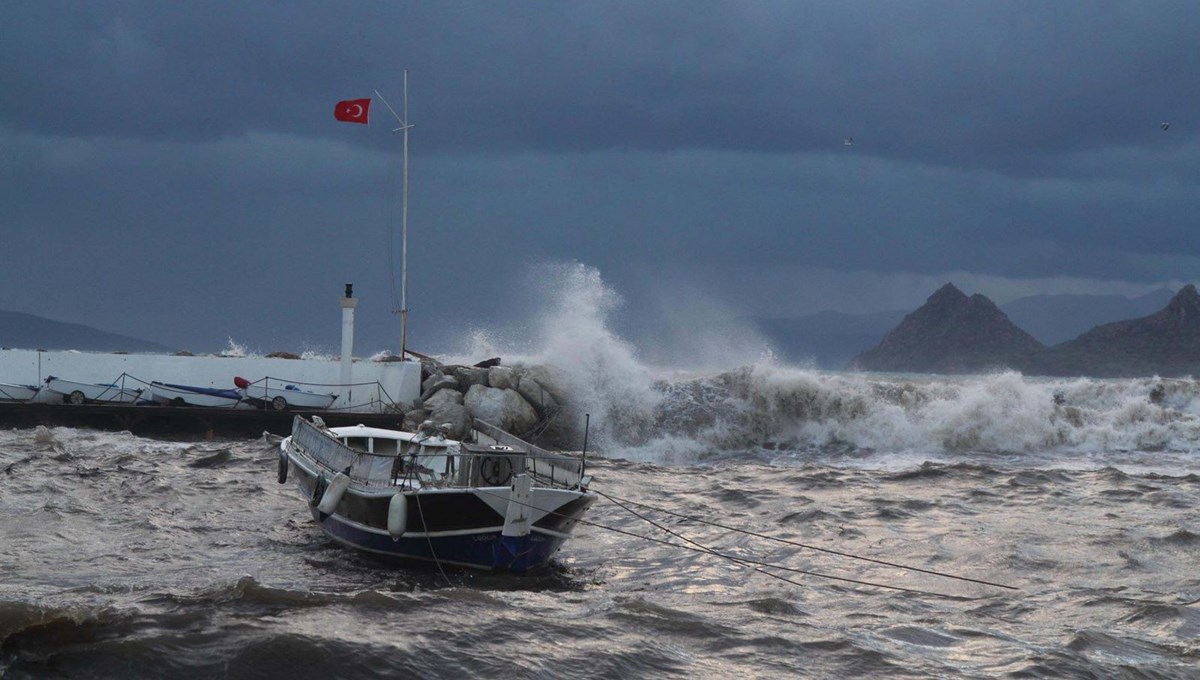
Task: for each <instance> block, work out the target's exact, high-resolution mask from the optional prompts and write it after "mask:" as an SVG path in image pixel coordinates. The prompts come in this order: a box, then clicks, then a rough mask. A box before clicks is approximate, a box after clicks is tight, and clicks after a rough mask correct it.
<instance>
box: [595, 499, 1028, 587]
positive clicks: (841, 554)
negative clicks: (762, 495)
mask: <svg viewBox="0 0 1200 680" xmlns="http://www.w3.org/2000/svg"><path fill="white" fill-rule="evenodd" d="M591 491H592V493H594V494H596V495H597V496H602V497H604V498H607V499H608V500H609V501H610V502H612V503H616V504H617V505H621V502H624V503H629V504H630V505H636V506H639V507H643V508H647V509H650V510H654V511H656V512H661V513H664V514H667V515H671V516H673V517H678V518H680V519H685V520H688V521H692V522H698V523H700V524H707V525H709V526H713V527H717V528H718V529H725V530H726V531H733V532H735V533H739V534H746V535H747V536H754V537H755V538H763V539H766V540H769V541H777V542H779V543H784V544H786V545H791V546H795V547H797V548H805V549H807V550H816V551H818V552H823V553H828V554H830V555H837V556H839V557H847V558H850V559H854V560H862V561H864V562H873V563H875V564H881V565H883V566H885V567H895V568H897V569H907V570H909V571H918V572H921V573H922V574H929V575H930V576H940V577H942V578H951V579H955V580H958V581H967V582H969V583H978V584H980V585H985V586H993V587H996V588H1007V589H1008V590H1020V588H1017V587H1016V586H1009V585H1005V584H1003V583H994V582H992V581H984V580H982V579H977V578H970V577H967V576H958V575H956V574H948V573H945V572H941V571H934V570H932V569H922V568H921V567H914V566H910V565H907V564H898V563H896V562H888V561H886V560H878V559H875V558H873V557H865V556H863V555H855V554H853V553H848V552H842V551H840V550H833V549H832V548H822V547H820V546H815V545H808V544H805V543H800V542H797V541H792V540H788V539H786V538H779V537H778V536H771V535H769V534H762V533H759V532H757V531H750V530H749V529H741V528H738V527H734V526H729V525H727V524H721V523H720V522H713V521H711V520H706V519H703V518H700V517H692V516H689V515H684V514H682V513H678V512H674V511H671V510H667V509H666V508H659V507H655V506H653V505H650V504H649V503H641V502H639V501H634V500H629V499H627V498H622V499H619V500H620V501H621V502H618V499H617V498H616V497H614V496H610V495H609V494H606V493H604V492H602V491H596V490H591Z"/></svg>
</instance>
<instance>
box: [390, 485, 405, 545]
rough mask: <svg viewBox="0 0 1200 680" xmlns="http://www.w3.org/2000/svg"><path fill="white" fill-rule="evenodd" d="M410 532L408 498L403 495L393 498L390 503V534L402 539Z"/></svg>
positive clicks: (399, 494)
mask: <svg viewBox="0 0 1200 680" xmlns="http://www.w3.org/2000/svg"><path fill="white" fill-rule="evenodd" d="M407 530H408V497H407V496H405V495H404V494H402V493H398V494H396V495H395V496H392V500H391V502H390V503H388V534H390V535H391V537H392V538H400V537H401V536H403V535H404V532H405V531H407Z"/></svg>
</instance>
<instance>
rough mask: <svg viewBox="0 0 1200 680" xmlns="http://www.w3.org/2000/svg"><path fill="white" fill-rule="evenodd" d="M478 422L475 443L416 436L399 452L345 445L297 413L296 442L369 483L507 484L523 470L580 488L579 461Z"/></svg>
mask: <svg viewBox="0 0 1200 680" xmlns="http://www.w3.org/2000/svg"><path fill="white" fill-rule="evenodd" d="M475 426H476V438H477V440H479V442H480V443H477V444H473V445H472V444H460V443H458V442H452V443H447V445H443V446H423V444H425V443H427V442H428V441H429V439H430V438H431V437H433V436H435V435H430V436H429V437H423V436H422V435H420V434H418V435H416V436H414V437H413V439H412V440H411V441H410V442H409V443H408V446H407V447H401V449H400V450H398V451H391V452H384V453H374V452H369V451H363V450H360V449H356V448H352V447H350V446H347V445H346V444H344V443H342V442H341V441H340V440H338V439H336V438H334V437H332V436H330V435H329V434H328V431H327V430H324V429H321V428H319V427H317V426H316V425H313V424H312V423H311V422H309V421H308V420H305V419H304V418H302V417H300V416H296V417H295V419H294V420H293V423H292V445H293V446H295V447H296V448H298V449H300V450H302V451H304V452H305V453H306V454H307V455H308V456H309V457H310V458H312V459H313V460H314V461H316V462H317V464H319V465H320V466H321V467H323V468H325V471H327V472H329V473H330V474H336V473H339V472H341V473H345V474H346V475H347V476H349V477H350V480H351V481H352V482H354V483H356V484H360V485H363V486H368V487H379V488H388V487H397V486H399V487H414V488H427V487H434V488H447V487H475V486H505V485H508V484H510V483H511V482H512V477H513V475H515V474H520V473H522V472H524V473H526V474H529V475H530V476H531V477H532V478H533V482H534V484H535V485H537V486H541V487H550V488H560V489H573V488H577V487H579V485H580V480H581V478H582V474H581V473H582V470H583V467H582V461H580V460H579V459H576V458H572V457H570V456H564V455H560V454H555V453H551V452H549V451H546V450H545V449H541V448H539V447H536V446H533V445H532V444H528V443H526V442H524V441H522V440H520V439H518V438H516V437H514V436H512V435H510V434H508V433H507V432H504V431H503V430H501V429H500V428H497V427H495V426H493V425H491V424H489V423H486V422H484V421H481V420H476V421H475ZM443 441H444V440H443ZM489 442H493V443H489Z"/></svg>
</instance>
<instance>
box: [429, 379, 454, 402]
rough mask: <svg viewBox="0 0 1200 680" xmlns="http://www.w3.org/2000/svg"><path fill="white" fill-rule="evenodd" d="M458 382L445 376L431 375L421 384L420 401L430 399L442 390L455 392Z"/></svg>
mask: <svg viewBox="0 0 1200 680" xmlns="http://www.w3.org/2000/svg"><path fill="white" fill-rule="evenodd" d="M457 389H458V381H457V380H455V379H454V378H451V377H449V376H445V375H432V376H430V377H429V379H428V380H426V381H425V382H423V383H421V401H422V402H424V401H425V400H426V399H429V398H431V397H432V396H433V395H435V394H437V393H438V392H440V391H442V390H457Z"/></svg>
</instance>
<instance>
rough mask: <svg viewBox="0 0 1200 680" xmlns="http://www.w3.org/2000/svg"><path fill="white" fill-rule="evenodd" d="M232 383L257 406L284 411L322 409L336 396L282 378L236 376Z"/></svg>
mask: <svg viewBox="0 0 1200 680" xmlns="http://www.w3.org/2000/svg"><path fill="white" fill-rule="evenodd" d="M233 384H235V385H237V387H238V392H240V393H241V394H242V398H243V399H247V400H249V401H250V403H252V404H254V405H255V406H257V407H258V408H269V409H272V410H274V411H286V410H288V409H290V408H299V409H315V410H319V411H324V410H326V409H328V408H329V407H330V406H333V402H335V401H337V398H338V395H336V394H326V393H321V392H309V391H308V390H302V389H300V388H299V387H296V386H295V385H292V384H288V383H286V382H284V381H282V380H272V379H270V378H264V379H262V380H259V381H257V382H250V381H249V380H246V379H245V378H240V377H236V378H234V379H233Z"/></svg>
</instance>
